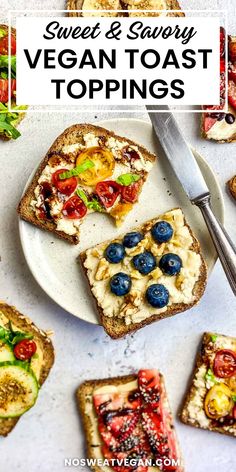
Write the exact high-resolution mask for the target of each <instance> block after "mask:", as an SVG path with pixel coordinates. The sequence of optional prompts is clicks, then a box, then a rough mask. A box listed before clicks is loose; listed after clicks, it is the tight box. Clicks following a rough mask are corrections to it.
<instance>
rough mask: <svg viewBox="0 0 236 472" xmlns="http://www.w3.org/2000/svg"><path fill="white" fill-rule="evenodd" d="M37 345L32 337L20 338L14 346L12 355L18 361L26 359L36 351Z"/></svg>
mask: <svg viewBox="0 0 236 472" xmlns="http://www.w3.org/2000/svg"><path fill="white" fill-rule="evenodd" d="M36 350H37V345H36V343H35V342H34V341H32V339H22V341H20V342H19V343H17V344H16V345H15V347H14V355H15V357H16V358H17V359H19V360H20V361H27V360H28V359H30V358H31V357H32V356H33V355H34V354H35V352H36Z"/></svg>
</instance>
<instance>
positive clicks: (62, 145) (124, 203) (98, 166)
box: [19, 125, 155, 243]
mask: <svg viewBox="0 0 236 472" xmlns="http://www.w3.org/2000/svg"><path fill="white" fill-rule="evenodd" d="M154 160H155V156H154V155H153V154H151V153H149V152H148V151H147V150H146V149H144V148H143V147H141V146H139V145H137V144H136V143H134V142H133V141H130V140H129V139H126V138H121V137H120V136H116V135H115V134H114V133H112V132H110V131H108V130H106V129H104V128H100V127H97V126H93V125H75V126H72V127H71V128H68V129H67V130H66V131H64V133H62V135H61V136H59V138H57V140H56V141H55V142H54V144H53V145H52V147H51V148H50V149H49V151H48V153H47V155H46V158H45V159H44V160H43V162H42V164H41V165H40V167H39V169H38V171H37V172H36V175H35V177H34V179H33V182H32V183H31V185H30V187H29V188H28V189H27V191H26V193H25V195H24V197H23V198H22V200H21V202H20V205H19V213H20V215H21V217H22V218H24V219H25V220H27V221H29V222H31V223H33V224H35V225H37V226H40V227H41V228H43V229H47V230H50V231H53V232H55V233H56V234H58V235H59V236H61V237H63V238H64V239H67V240H69V241H70V242H73V243H78V241H79V229H80V225H81V223H82V221H83V219H84V218H85V217H86V216H87V215H88V214H90V213H93V212H103V213H107V214H109V215H110V216H111V217H112V218H113V219H114V220H115V222H116V224H117V225H118V226H119V225H120V224H121V223H122V222H123V221H124V219H125V217H126V215H127V214H128V213H129V212H130V211H131V210H132V208H133V206H134V204H135V203H136V202H137V201H138V196H139V193H140V192H141V190H142V186H143V184H144V182H145V180H146V178H147V176H148V172H149V171H150V169H151V168H152V164H153V162H154Z"/></svg>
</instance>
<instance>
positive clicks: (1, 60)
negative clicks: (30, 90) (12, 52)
mask: <svg viewBox="0 0 236 472" xmlns="http://www.w3.org/2000/svg"><path fill="white" fill-rule="evenodd" d="M10 63H11V73H12V77H13V78H15V76H16V56H10ZM8 64H9V57H8V56H6V55H0V68H1V69H8Z"/></svg>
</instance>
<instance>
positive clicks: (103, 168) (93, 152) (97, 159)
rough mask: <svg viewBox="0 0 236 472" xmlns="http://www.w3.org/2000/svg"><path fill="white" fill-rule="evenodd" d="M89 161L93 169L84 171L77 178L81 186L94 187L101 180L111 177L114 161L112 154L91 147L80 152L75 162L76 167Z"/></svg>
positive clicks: (96, 147)
mask: <svg viewBox="0 0 236 472" xmlns="http://www.w3.org/2000/svg"><path fill="white" fill-rule="evenodd" d="M88 159H89V160H90V161H92V162H93V164H94V167H91V168H90V169H88V170H86V171H85V172H83V173H82V174H80V175H79V176H78V181H79V182H80V183H81V184H83V185H89V186H90V185H92V186H93V185H96V184H97V183H98V182H101V181H102V180H105V179H108V178H109V177H111V176H112V174H113V171H114V167H115V159H114V156H113V154H112V153H111V152H110V151H109V150H108V149H106V148H101V147H99V146H93V147H90V148H88V149H85V151H82V152H81V153H80V154H79V156H78V157H77V160H76V166H79V165H81V164H83V162H84V161H86V160H88Z"/></svg>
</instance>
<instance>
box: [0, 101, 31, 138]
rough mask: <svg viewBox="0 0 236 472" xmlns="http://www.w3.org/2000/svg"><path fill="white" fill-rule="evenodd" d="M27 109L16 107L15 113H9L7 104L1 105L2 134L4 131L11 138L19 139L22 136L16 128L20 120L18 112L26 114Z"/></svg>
mask: <svg viewBox="0 0 236 472" xmlns="http://www.w3.org/2000/svg"><path fill="white" fill-rule="evenodd" d="M26 109H27V107H26V106H15V107H14V108H13V111H12V112H9V111H8V108H7V103H6V104H5V103H0V133H1V132H2V131H3V132H5V134H6V135H7V136H9V137H10V138H13V139H17V138H18V137H19V136H20V132H19V131H18V130H17V129H16V127H15V126H16V124H17V122H18V120H19V113H18V112H19V111H20V112H21V111H22V112H24V111H25V110H26ZM14 111H16V112H14Z"/></svg>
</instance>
